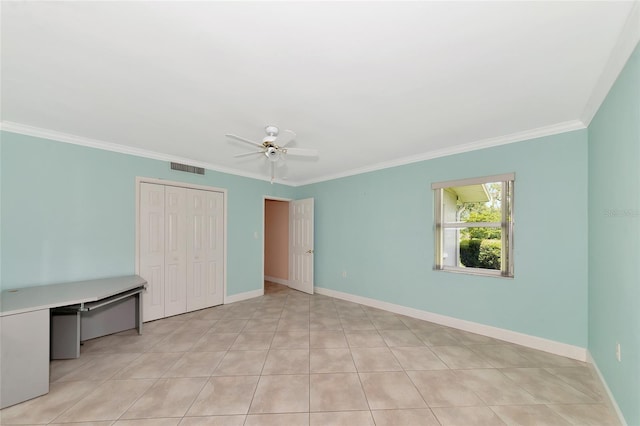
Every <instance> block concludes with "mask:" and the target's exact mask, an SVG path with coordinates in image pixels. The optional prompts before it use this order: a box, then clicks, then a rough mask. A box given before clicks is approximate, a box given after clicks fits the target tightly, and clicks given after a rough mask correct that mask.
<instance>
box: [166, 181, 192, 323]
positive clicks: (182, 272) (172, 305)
mask: <svg viewBox="0 0 640 426" xmlns="http://www.w3.org/2000/svg"><path fill="white" fill-rule="evenodd" d="M186 219H187V190H186V189H185V188H178V187H176V186H167V187H166V189H165V276H164V281H165V292H164V314H165V316H167V317H168V316H171V315H177V314H182V313H185V312H186V311H187V232H186V231H187V224H186Z"/></svg>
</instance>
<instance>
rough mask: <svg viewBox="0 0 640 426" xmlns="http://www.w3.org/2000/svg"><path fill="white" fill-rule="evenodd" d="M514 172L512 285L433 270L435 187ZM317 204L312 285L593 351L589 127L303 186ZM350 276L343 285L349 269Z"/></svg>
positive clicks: (304, 193)
mask: <svg viewBox="0 0 640 426" xmlns="http://www.w3.org/2000/svg"><path fill="white" fill-rule="evenodd" d="M507 172H515V173H516V181H515V231H514V236H515V244H514V246H515V253H514V259H515V278H514V279H506V278H497V277H480V276H471V275H462V274H455V273H451V272H443V271H433V270H432V268H433V264H434V244H433V241H434V236H433V194H432V191H431V189H430V185H431V183H432V182H438V181H446V180H451V179H460V178H469V177H477V176H486V175H495V174H500V173H507ZM298 196H299V197H305V196H306V197H314V198H315V206H316V211H315V213H316V216H315V219H316V233H315V238H316V239H315V253H316V254H315V268H316V269H315V270H316V275H315V283H316V285H317V286H319V287H325V288H328V289H332V290H337V291H341V292H345V293H349V294H354V295H359V296H364V297H369V298H373V299H377V300H382V301H386V302H391V303H395V304H399V305H403V306H408V307H412V308H416V309H422V310H425V311H429V312H434V313H439V314H443V315H447V316H452V317H455V318H461V319H465V320H469V321H474V322H478V323H482V324H487V325H491V326H495V327H500V328H505V329H509V330H513V331H517V332H521V333H526V334H529V335H533V336H539V337H543V338H546V339H551V340H555V341H559V342H564V343H568V344H571V345H576V346H579V347H583V348H584V347H586V346H587V215H586V210H587V131H586V129H585V130H579V131H574V132H569V133H564V134H560V135H555V136H549V137H544V138H540V139H536V140H531V141H526V142H519V143H514V144H509V145H504V146H500V147H494V148H490V149H483V150H479V151H473V152H467V153H464V154H459V155H452V156H448V157H443V158H437V159H433V160H428V161H423V162H419V163H414V164H409V165H405V166H399V167H394V168H389V169H385V170H380V171H376V172H371V173H365V174H360V175H356V176H351V177H346V178H341V179H335V180H331V181H326V182H322V183H318V184H313V185H308V186H305V187H301V188H298ZM343 271H346V272H347V277H346V278H343V277H342V272H343Z"/></svg>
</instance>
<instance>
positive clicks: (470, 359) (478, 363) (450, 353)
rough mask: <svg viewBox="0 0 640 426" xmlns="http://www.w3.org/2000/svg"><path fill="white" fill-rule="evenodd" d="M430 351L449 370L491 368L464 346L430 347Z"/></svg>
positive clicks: (486, 362)
mask: <svg viewBox="0 0 640 426" xmlns="http://www.w3.org/2000/svg"><path fill="white" fill-rule="evenodd" d="M431 350H432V351H433V352H434V353H435V354H436V355H438V358H440V359H441V360H442V361H443V362H444V363H445V364H447V366H448V367H449V368H451V369H454V370H455V369H458V368H491V364H489V362H488V361H487V360H485V359H484V358H482V357H480V356H479V355H478V354H477V353H475V352H473V351H472V350H471V349H469V348H468V347H466V346H432V347H431Z"/></svg>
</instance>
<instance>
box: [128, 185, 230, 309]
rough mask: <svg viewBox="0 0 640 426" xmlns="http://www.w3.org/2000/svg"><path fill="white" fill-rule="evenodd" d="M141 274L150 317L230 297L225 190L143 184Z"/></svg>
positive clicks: (140, 226) (140, 212) (204, 306)
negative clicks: (226, 280) (226, 293)
mask: <svg viewBox="0 0 640 426" xmlns="http://www.w3.org/2000/svg"><path fill="white" fill-rule="evenodd" d="M139 194H140V200H139V201H140V204H139V223H138V230H139V231H138V232H139V239H140V241H139V275H140V276H142V277H143V278H145V279H146V280H147V283H148V284H147V292H146V293H145V294H144V295H143V312H144V314H143V317H144V321H151V320H154V319H158V318H164V317H167V316H171V315H177V314H181V313H184V312H189V311H193V310H197V309H202V308H206V307H210V306H215V305H220V304H222V303H223V300H224V295H223V291H224V244H223V242H224V239H223V238H224V231H225V230H224V194H223V193H222V192H216V191H207V190H201V189H191V188H184V187H177V186H169V185H162V184H156V183H145V182H142V183H140V191H139Z"/></svg>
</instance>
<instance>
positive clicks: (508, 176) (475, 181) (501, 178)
mask: <svg viewBox="0 0 640 426" xmlns="http://www.w3.org/2000/svg"><path fill="white" fill-rule="evenodd" d="M515 179H516V174H515V173H504V174H501V175H492V176H482V177H475V178H466V179H455V180H448V181H444V182H433V183H432V184H431V189H440V188H449V187H452V186H468V185H481V184H485V183H492V182H505V181H508V180H515Z"/></svg>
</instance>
